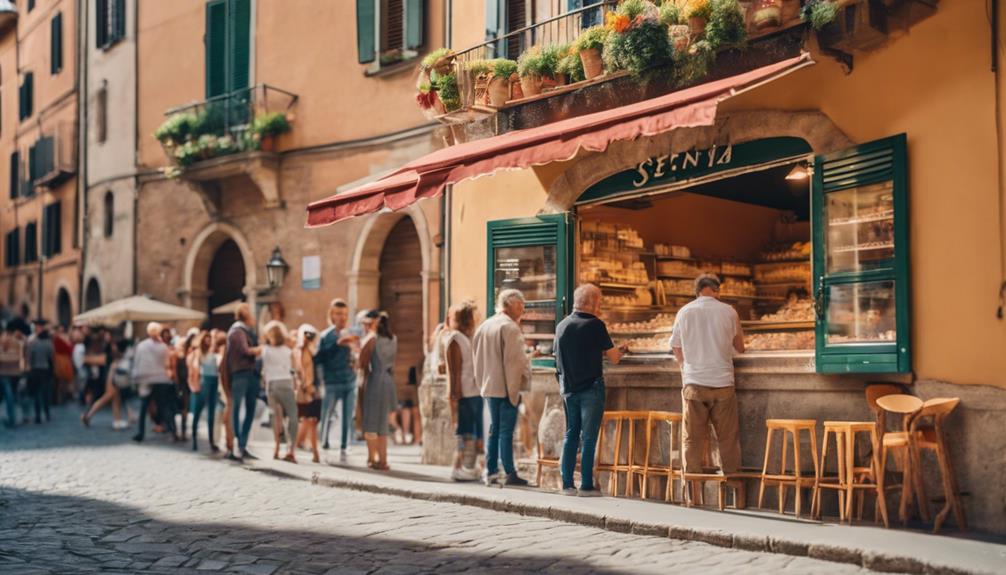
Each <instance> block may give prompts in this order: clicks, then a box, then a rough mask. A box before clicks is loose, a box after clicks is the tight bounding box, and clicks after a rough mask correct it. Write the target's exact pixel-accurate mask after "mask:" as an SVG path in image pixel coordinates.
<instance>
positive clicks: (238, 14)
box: [205, 0, 251, 98]
mask: <svg viewBox="0 0 1006 575" xmlns="http://www.w3.org/2000/svg"><path fill="white" fill-rule="evenodd" d="M205 43H206V97H207V98H214V97H216V96H222V95H224V94H229V93H231V92H236V91H239V90H244V89H245V88H248V86H249V83H250V78H251V75H250V70H251V68H250V64H251V0H212V1H211V2H208V3H207V4H206V39H205Z"/></svg>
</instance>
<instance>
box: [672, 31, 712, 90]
mask: <svg viewBox="0 0 1006 575" xmlns="http://www.w3.org/2000/svg"><path fill="white" fill-rule="evenodd" d="M715 62H716V51H715V50H714V49H713V47H712V45H710V43H709V42H708V41H707V40H699V41H698V42H696V43H694V44H692V45H691V46H690V47H689V48H688V51H687V52H683V53H679V54H675V58H674V72H675V74H674V83H675V85H676V86H690V85H692V84H695V83H697V82H699V81H700V80H702V79H703V78H704V77H705V76H706V75H708V74H709V68H710V67H711V66H712V65H713V64H714V63H715Z"/></svg>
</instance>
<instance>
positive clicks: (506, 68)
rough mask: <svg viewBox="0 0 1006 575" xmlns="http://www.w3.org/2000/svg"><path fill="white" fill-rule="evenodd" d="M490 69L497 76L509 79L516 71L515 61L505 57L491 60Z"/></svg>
mask: <svg viewBox="0 0 1006 575" xmlns="http://www.w3.org/2000/svg"><path fill="white" fill-rule="evenodd" d="M492 71H493V76H495V77H497V78H503V79H504V80H505V79H509V78H510V76H513V74H514V72H516V71H517V62H514V61H513V60H507V59H505V58H500V59H498V60H493V65H492Z"/></svg>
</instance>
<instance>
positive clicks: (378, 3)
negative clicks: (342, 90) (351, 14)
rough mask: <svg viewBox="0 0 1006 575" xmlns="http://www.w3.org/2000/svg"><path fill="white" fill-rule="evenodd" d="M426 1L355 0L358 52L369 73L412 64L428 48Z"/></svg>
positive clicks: (358, 58) (359, 58)
mask: <svg viewBox="0 0 1006 575" xmlns="http://www.w3.org/2000/svg"><path fill="white" fill-rule="evenodd" d="M426 9H427V7H426V0H356V50H357V61H358V62H359V63H360V64H371V66H370V69H369V70H368V71H369V72H376V71H378V70H380V69H381V67H386V66H390V65H393V64H397V63H399V62H403V61H407V60H411V59H413V58H415V57H416V56H418V55H419V52H420V50H421V49H422V48H423V46H424V45H425V44H426Z"/></svg>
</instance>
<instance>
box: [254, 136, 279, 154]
mask: <svg viewBox="0 0 1006 575" xmlns="http://www.w3.org/2000/svg"><path fill="white" fill-rule="evenodd" d="M258 149H259V150H262V151H263V152H275V151H276V136H273V135H272V134H262V138H261V139H260V140H259V146H258Z"/></svg>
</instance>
